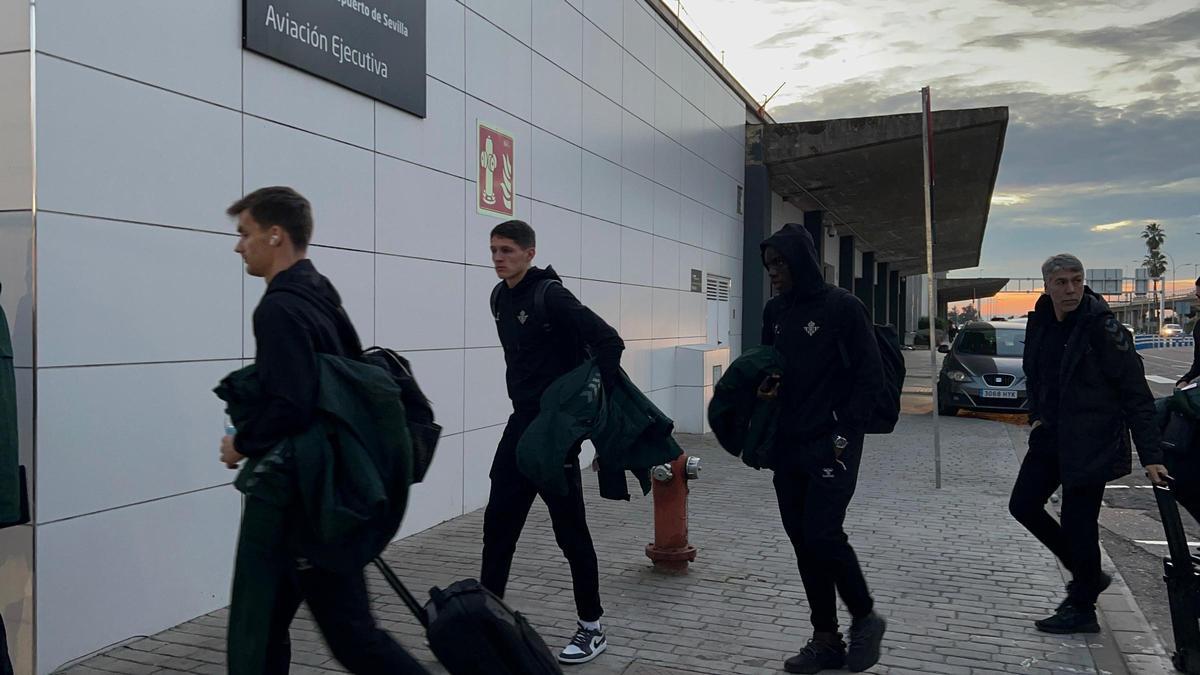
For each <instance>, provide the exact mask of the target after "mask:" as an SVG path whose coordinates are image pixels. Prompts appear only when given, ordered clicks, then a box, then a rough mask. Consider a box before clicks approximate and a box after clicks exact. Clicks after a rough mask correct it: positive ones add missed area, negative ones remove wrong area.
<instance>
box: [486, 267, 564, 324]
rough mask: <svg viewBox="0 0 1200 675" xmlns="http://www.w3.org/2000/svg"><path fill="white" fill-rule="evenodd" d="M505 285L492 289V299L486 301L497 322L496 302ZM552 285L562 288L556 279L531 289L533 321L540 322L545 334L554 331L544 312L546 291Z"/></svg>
mask: <svg viewBox="0 0 1200 675" xmlns="http://www.w3.org/2000/svg"><path fill="white" fill-rule="evenodd" d="M505 283H506V282H504V281H501V282H500V283H498V284H496V285H495V287H493V288H492V297H491V299H490V300H489V301H488V303H489V304H490V305H491V307H492V318H493V319H495V320H497V321H499V320H500V309H499V307H498V306H497V301H498V300H499V298H500V289H501V288H504V284H505ZM552 284H558V285H559V286H562V282H561V281H559V280H558V279H542V280H541V281H539V282H537V286H534V288H533V318H534V320H535V321H541V322H542V330H544V331H546V332H547V333H549V332H550V331H551V330H553V329H554V327H553V326H551V325H550V315H549V314H548V313H547V312H546V291H547V290H549V288H550V286H551V285H552Z"/></svg>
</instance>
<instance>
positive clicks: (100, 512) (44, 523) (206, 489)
mask: <svg viewBox="0 0 1200 675" xmlns="http://www.w3.org/2000/svg"><path fill="white" fill-rule="evenodd" d="M227 487H228V488H232V487H233V483H232V482H230V481H225V482H222V483H217V484H214V485H208V486H205V487H200V488H196V489H194V490H185V491H183V492H176V493H172V494H169V495H162V496H159V497H153V498H150V499H143V500H140V501H136V502H130V503H128V504H118V505H116V506H111V507H108V508H104V509H97V510H95V511H88V512H86V513H79V514H75V515H70V516H64V517H62V518H55V519H53V520H44V521H38V522H37V523H34V525H36V527H46V526H49V525H57V524H59V523H65V522H69V521H72V520H79V519H81V518H90V517H93V516H99V515H103V514H106V513H112V512H114V511H120V510H123V509H130V508H134V507H137V506H145V505H147V504H154V503H155V502H164V501H167V500H168V499H175V498H177V497H188V496H191V495H196V494H200V493H202V492H211V491H213V490H219V489H221V488H227Z"/></svg>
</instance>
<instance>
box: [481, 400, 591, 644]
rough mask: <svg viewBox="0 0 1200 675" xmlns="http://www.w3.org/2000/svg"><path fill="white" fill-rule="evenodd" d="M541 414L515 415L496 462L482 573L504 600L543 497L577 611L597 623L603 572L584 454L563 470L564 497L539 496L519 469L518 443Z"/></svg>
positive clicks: (486, 583)
mask: <svg viewBox="0 0 1200 675" xmlns="http://www.w3.org/2000/svg"><path fill="white" fill-rule="evenodd" d="M536 416H537V411H523V412H514V413H513V414H512V416H511V417H509V418H508V426H507V427H505V428H504V436H503V437H501V439H500V446H499V447H498V448H497V449H496V459H495V460H494V461H493V462H492V471H491V479H492V492H491V495H490V496H489V497H488V504H487V510H486V511H484V516H483V566H482V567H483V569H482V571H481V572H480V574H479V580H480V582H481V583H482V584H483V585H484V587H486V588H487V589H488V590H490V591H491V592H493V593H495V594H496V595H498V596H500V597H504V588H505V586H507V585H508V574H509V570H510V569H511V568H512V559H513V554H514V553H515V552H516V550H517V540H518V539H520V537H521V530H522V529H524V527H525V519H526V517H528V515H529V509H530V507H532V506H533V500H534V498H535V497H538V496H541V498H542V501H543V502H545V503H546V508H548V509H549V511H550V521H551V524H552V525H553V526H554V538H555V540H556V541H557V542H558V547H559V548H560V549H562V552H563V555H564V556H566V558H567V563H568V564H569V565H570V567H571V580H572V582H573V583H572V585H573V586H574V590H575V609H576V611H578V612H579V618H580V619H582V620H584V621H596V620H598V619H599V618H600V616H601V615H602V614H603V613H604V609H603V608H602V607H601V606H600V571H599V569H598V567H597V563H596V549H595V547H593V546H592V535H591V532H589V531H588V526H587V516H586V513H585V511H584V505H583V483H582V479H581V477H580V475H579V449H578V448H576V449H575V451H574V452H573V453H572V454H571V459H570V462H569V463H568V464H567V465H566V466H564V467H563V471H565V472H566V475H567V485H568V491H567V494H566V495H565V496H557V495H551V494H540V495H539V492H538V489H537V486H535V485H534V484H533V482H532V481H530V480H529V479H528V478H526V477H525V475H524V474H523V473H521V470H520V469H519V468H518V467H517V441H519V440H521V435H522V434H523V433H525V429H526V428H527V427H528V426H529V424H530V422H532V421H533V419H534V418H535V417H536Z"/></svg>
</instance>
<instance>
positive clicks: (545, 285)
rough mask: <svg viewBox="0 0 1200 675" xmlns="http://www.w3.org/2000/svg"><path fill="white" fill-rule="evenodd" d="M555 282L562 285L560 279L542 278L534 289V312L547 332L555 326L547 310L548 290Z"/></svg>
mask: <svg viewBox="0 0 1200 675" xmlns="http://www.w3.org/2000/svg"><path fill="white" fill-rule="evenodd" d="M553 284H558V285H559V286H562V282H561V281H559V280H558V279H542V280H541V281H539V282H538V285H537V286H536V287H535V288H534V289H533V313H534V316H536V317H537V318H538V319H539V320H540V321H541V322H542V330H544V331H546V332H547V333H549V332H550V331H551V330H552V329H553V328H554V326H552V325H551V324H550V313H549V312H547V311H546V291H548V290H549V289H550V286H551V285H553Z"/></svg>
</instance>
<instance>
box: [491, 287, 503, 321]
mask: <svg viewBox="0 0 1200 675" xmlns="http://www.w3.org/2000/svg"><path fill="white" fill-rule="evenodd" d="M502 286H504V282H503V281H501V282H500V283H498V284H496V285H495V286H494V287H492V299H491V300H489V301H488V303H489V304H490V305H491V307H492V318H493V319H495V320H496V321H499V320H500V308H499V307H498V306H497V304H498V302H499V300H500V288H501V287H502Z"/></svg>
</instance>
